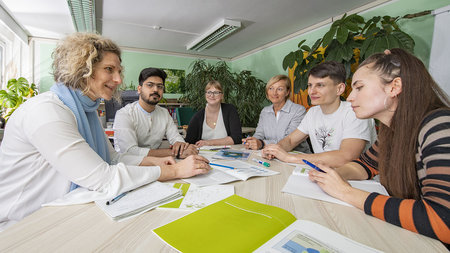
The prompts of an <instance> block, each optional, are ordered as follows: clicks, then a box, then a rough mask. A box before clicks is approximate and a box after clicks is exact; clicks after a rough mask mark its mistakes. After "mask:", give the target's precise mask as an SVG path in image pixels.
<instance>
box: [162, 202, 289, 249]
mask: <svg viewBox="0 0 450 253" xmlns="http://www.w3.org/2000/svg"><path fill="white" fill-rule="evenodd" d="M296 220H297V219H296V218H295V217H294V216H293V215H292V214H291V213H289V212H288V211H286V210H283V209H281V208H278V207H274V206H269V205H265V204H261V203H258V202H254V201H251V200H248V199H245V198H243V197H239V196H237V195H233V196H231V197H228V198H226V199H224V200H221V201H219V202H217V203H214V204H212V205H209V206H207V207H205V208H202V209H200V210H198V211H196V212H193V213H191V214H188V215H186V216H184V217H182V218H180V219H178V220H176V221H174V222H171V223H169V224H167V225H164V226H162V227H159V228H156V229H154V230H153V232H154V233H156V234H157V235H158V236H159V237H160V238H161V239H162V240H164V241H165V242H166V243H168V244H169V245H171V246H172V247H173V248H175V249H177V250H179V251H181V252H186V253H188V252H227V253H228V252H251V251H253V250H255V249H257V248H258V247H260V246H261V245H262V244H264V243H265V242H267V241H268V240H270V239H271V238H272V237H274V236H275V235H276V234H278V233H279V232H280V231H282V230H283V229H285V228H286V227H287V226H289V225H290V224H291V223H293V222H294V221H296Z"/></svg>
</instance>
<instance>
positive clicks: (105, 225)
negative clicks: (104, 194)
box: [0, 146, 448, 252]
mask: <svg viewBox="0 0 450 253" xmlns="http://www.w3.org/2000/svg"><path fill="white" fill-rule="evenodd" d="M240 147H241V146H234V148H240ZM256 156H257V154H256V153H254V154H252V155H251V157H250V159H249V162H251V163H253V162H252V160H251V158H252V157H256ZM258 158H259V159H261V157H258ZM270 163H271V167H270V169H271V170H275V171H279V172H280V174H277V175H274V176H269V177H253V178H250V179H248V180H247V181H237V182H233V183H230V184H232V185H234V189H235V194H237V195H239V196H242V197H245V198H248V199H250V200H253V201H257V202H260V203H265V204H268V205H273V206H277V207H280V208H283V209H285V210H287V211H289V212H291V213H292V214H293V215H294V216H295V217H296V218H297V219H303V220H309V221H312V222H315V223H318V224H320V225H323V226H325V227H327V228H329V229H331V230H333V231H335V232H337V233H340V234H342V235H344V236H346V237H348V238H350V239H352V240H354V241H357V242H359V243H362V244H365V245H367V246H370V247H372V248H375V249H378V250H381V251H384V252H448V251H447V249H446V248H445V247H444V246H443V244H442V243H441V242H439V241H437V240H434V239H431V238H428V237H425V236H422V235H419V234H416V233H413V232H410V231H408V230H405V229H403V228H400V227H397V226H394V225H391V224H389V223H387V222H384V221H381V220H379V219H377V218H374V217H371V216H368V215H366V214H365V213H364V212H363V211H361V210H359V209H357V208H355V207H349V206H343V205H339V204H334V203H329V202H324V201H320V200H314V199H309V198H304V197H301V196H296V195H291V194H288V193H282V192H281V189H282V188H283V186H284V184H285V183H286V181H287V179H288V177H289V175H290V174H291V173H292V170H293V169H294V166H292V165H288V164H284V163H280V162H277V161H271V162H270ZM171 182H182V181H181V180H175V181H171ZM188 213H190V212H189V211H183V210H168V209H154V210H150V211H148V212H146V213H144V214H141V215H139V216H137V217H134V218H131V219H128V220H125V221H121V222H116V221H113V220H111V219H110V218H108V217H107V216H106V215H105V213H103V211H102V210H100V209H99V208H98V207H97V206H96V205H95V204H93V203H89V204H83V205H72V206H62V207H61V206H60V207H43V208H41V209H39V210H38V211H36V212H34V213H33V214H31V215H29V216H28V217H26V218H24V219H23V220H22V221H20V222H19V223H17V224H14V225H13V226H11V227H9V228H8V229H6V230H5V231H3V232H0V252H176V251H175V250H174V249H172V248H171V247H170V246H169V245H167V244H166V243H164V242H163V241H162V240H160V239H159V238H158V237H157V236H156V235H155V234H154V233H153V232H152V229H154V228H157V227H159V226H162V225H164V224H167V223H169V222H171V221H174V220H176V219H177V218H180V217H182V216H184V215H186V214H188ZM211 238H213V237H211V236H210V235H199V236H198V239H199V240H211Z"/></svg>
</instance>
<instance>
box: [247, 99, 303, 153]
mask: <svg viewBox="0 0 450 253" xmlns="http://www.w3.org/2000/svg"><path fill="white" fill-rule="evenodd" d="M277 114H278V115H277V116H275V112H274V110H273V105H269V106H266V107H264V108H263V109H262V110H261V113H260V114H259V121H258V126H257V127H256V130H255V134H254V135H253V137H255V138H257V139H260V140H264V143H265V144H273V143H278V142H279V141H281V140H282V139H283V138H284V137H286V136H288V135H289V134H290V133H292V132H293V131H294V130H295V129H297V127H298V126H299V125H300V122H301V121H302V119H303V117H304V116H305V114H306V109H305V107H303V106H302V105H299V104H294V103H293V102H292V101H291V100H289V99H288V100H287V101H286V103H285V104H284V106H283V108H281V110H280V111H278V113H277ZM300 145H301V146H302V148H301V150H300V151H302V152H306V153H309V148H308V145H307V144H306V143H302V144H300ZM300 145H299V146H300ZM296 149H297V148H296ZM297 150H298V149H297Z"/></svg>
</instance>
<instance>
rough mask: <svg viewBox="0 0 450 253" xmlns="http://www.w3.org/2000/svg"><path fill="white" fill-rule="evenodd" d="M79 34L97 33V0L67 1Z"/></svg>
mask: <svg viewBox="0 0 450 253" xmlns="http://www.w3.org/2000/svg"><path fill="white" fill-rule="evenodd" d="M67 4H68V5H69V10H70V15H71V16H72V21H73V25H74V26H75V30H76V31H77V32H95V31H96V30H97V27H96V22H95V0H67Z"/></svg>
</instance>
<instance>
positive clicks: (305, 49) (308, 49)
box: [301, 45, 311, 52]
mask: <svg viewBox="0 0 450 253" xmlns="http://www.w3.org/2000/svg"><path fill="white" fill-rule="evenodd" d="M301 49H303V50H304V51H306V52H311V48H310V47H309V46H307V45H303V46H302V47H301Z"/></svg>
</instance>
